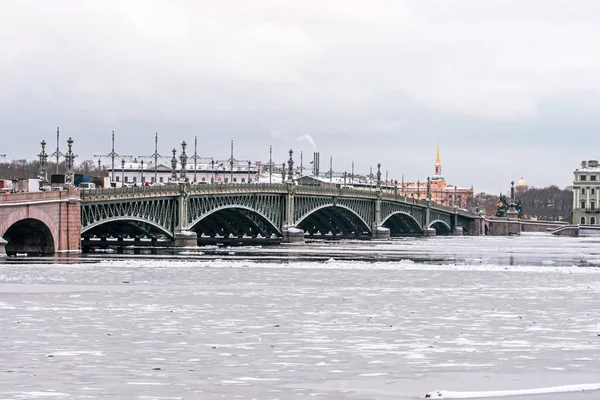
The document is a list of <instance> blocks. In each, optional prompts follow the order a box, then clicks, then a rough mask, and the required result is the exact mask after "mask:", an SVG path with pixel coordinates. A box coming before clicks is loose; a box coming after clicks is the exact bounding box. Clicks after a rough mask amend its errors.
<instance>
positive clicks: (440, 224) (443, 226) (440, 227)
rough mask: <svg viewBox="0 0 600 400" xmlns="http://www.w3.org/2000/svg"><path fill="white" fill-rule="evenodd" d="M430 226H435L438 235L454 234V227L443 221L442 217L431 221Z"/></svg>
mask: <svg viewBox="0 0 600 400" xmlns="http://www.w3.org/2000/svg"><path fill="white" fill-rule="evenodd" d="M429 228H433V229H435V231H436V234H437V235H450V234H452V228H451V227H450V225H448V223H447V222H446V221H442V220H441V219H436V220H434V221H431V222H430V223H429Z"/></svg>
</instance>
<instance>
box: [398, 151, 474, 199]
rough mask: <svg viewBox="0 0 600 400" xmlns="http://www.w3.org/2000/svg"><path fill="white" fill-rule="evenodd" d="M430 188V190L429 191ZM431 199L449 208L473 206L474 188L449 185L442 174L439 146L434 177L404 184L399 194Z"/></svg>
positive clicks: (399, 188) (399, 189)
mask: <svg viewBox="0 0 600 400" xmlns="http://www.w3.org/2000/svg"><path fill="white" fill-rule="evenodd" d="M428 187H429V190H428ZM428 193H429V198H430V199H431V200H432V201H434V202H436V203H439V204H442V205H444V206H449V207H455V206H456V207H459V208H464V209H469V207H471V205H472V204H473V196H474V192H473V187H472V186H471V187H470V188H462V187H458V186H456V185H449V184H447V183H446V180H445V179H444V175H443V174H442V159H441V157H440V146H439V144H438V147H437V153H436V157H435V169H434V174H433V176H432V177H428V178H427V179H424V180H423V181H417V182H403V183H402V184H401V185H400V186H399V187H398V194H399V195H400V196H406V197H408V198H413V199H421V200H425V199H427V196H428Z"/></svg>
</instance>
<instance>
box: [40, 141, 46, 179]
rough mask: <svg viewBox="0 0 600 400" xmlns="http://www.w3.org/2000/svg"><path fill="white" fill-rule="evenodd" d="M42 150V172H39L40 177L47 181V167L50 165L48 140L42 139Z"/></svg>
mask: <svg viewBox="0 0 600 400" xmlns="http://www.w3.org/2000/svg"><path fill="white" fill-rule="evenodd" d="M41 145H42V151H41V152H40V154H38V157H39V158H40V172H39V174H38V178H39V179H41V180H44V181H47V180H48V178H47V176H46V168H47V166H48V153H46V141H45V140H42V143H41Z"/></svg>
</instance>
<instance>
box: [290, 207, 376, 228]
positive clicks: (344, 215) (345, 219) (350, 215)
mask: <svg viewBox="0 0 600 400" xmlns="http://www.w3.org/2000/svg"><path fill="white" fill-rule="evenodd" d="M296 227H297V228H300V229H302V230H304V231H305V232H308V234H309V235H314V234H315V233H316V232H320V233H321V235H326V234H327V233H331V234H332V235H333V236H337V235H344V236H348V235H351V236H361V235H365V234H371V233H372V232H371V227H369V224H368V223H367V222H366V221H365V220H364V219H363V218H362V217H361V216H360V215H359V214H357V213H356V211H354V210H353V209H351V208H350V207H346V206H344V205H342V204H325V205H321V206H319V207H316V208H314V209H312V210H311V211H310V212H308V213H306V214H305V215H304V216H302V217H301V218H300V219H299V220H298V221H296Z"/></svg>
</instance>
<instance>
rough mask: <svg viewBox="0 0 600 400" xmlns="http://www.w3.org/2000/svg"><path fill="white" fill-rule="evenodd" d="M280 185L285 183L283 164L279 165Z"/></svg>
mask: <svg viewBox="0 0 600 400" xmlns="http://www.w3.org/2000/svg"><path fill="white" fill-rule="evenodd" d="M281 183H285V163H283V164H281Z"/></svg>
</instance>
